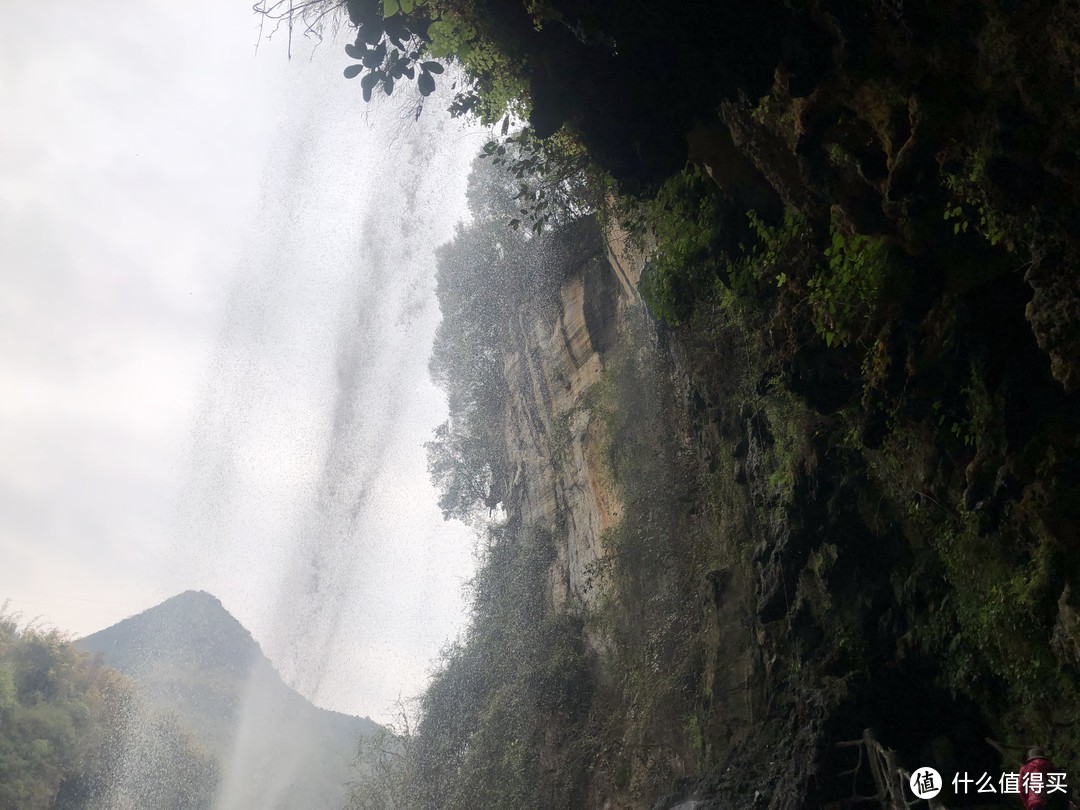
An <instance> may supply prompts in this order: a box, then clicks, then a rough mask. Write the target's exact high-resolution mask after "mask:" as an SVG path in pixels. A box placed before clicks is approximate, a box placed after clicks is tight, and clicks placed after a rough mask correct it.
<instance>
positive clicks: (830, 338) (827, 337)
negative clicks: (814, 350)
mask: <svg viewBox="0 0 1080 810" xmlns="http://www.w3.org/2000/svg"><path fill="white" fill-rule="evenodd" d="M835 338H836V333H835V332H826V333H825V345H826V346H828V347H829V348H832V344H833V340H834V339H835Z"/></svg>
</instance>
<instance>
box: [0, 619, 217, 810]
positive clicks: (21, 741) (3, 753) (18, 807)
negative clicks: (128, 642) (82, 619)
mask: <svg viewBox="0 0 1080 810" xmlns="http://www.w3.org/2000/svg"><path fill="white" fill-rule="evenodd" d="M136 724H138V725H141V726H142V727H143V728H144V729H145V731H146V734H147V737H148V738H149V739H151V740H153V744H152V745H150V746H147V747H146V748H144V749H142V750H139V751H138V752H135V751H133V750H131V749H130V747H129V744H128V743H129V740H128V736H127V735H128V732H129V729H130V728H131V727H132V726H133V725H136ZM132 771H135V772H139V773H142V774H144V775H145V774H148V773H149V774H153V775H154V779H153V780H151V781H143V782H142V783H133V782H128V783H127V784H126V788H127V792H125V780H124V779H123V778H122V777H123V775H124V773H125V772H132ZM218 779H219V771H218V765H217V763H216V761H215V760H214V759H213V757H212V756H210V755H209V754H208V753H207V752H206V750H205V749H204V748H203V747H202V746H201V745H200V744H199V743H198V742H196V740H195V739H194V738H193V737H192V735H191V733H190V732H189V731H187V729H185V728H184V726H183V725H182V724H181V723H180V722H179V721H178V720H177V718H176V717H175V716H174V715H171V714H169V713H164V712H160V711H155V710H153V709H151V708H150V707H149V706H148V705H147V704H146V703H145V702H144V701H143V699H142V697H141V696H140V694H139V690H138V687H137V686H136V685H135V684H133V683H132V682H131V681H129V680H128V679H127V678H125V677H124V676H122V675H120V674H119V673H117V672H116V671H115V670H112V669H109V668H107V667H105V666H103V665H102V664H101V663H100V661H98V660H97V659H96V658H95V657H94V656H92V655H90V654H87V653H85V652H81V651H80V650H78V649H77V648H76V647H75V646H74V645H73V644H72V643H71V642H70V641H69V640H68V639H67V638H65V637H64V636H63V635H61V634H60V633H58V632H57V631H54V630H46V629H42V628H39V627H36V626H34V625H25V624H22V623H20V622H19V620H18V618H17V617H15V616H12V615H10V614H3V615H2V616H0V807H3V808H5V810H34V809H35V808H106V807H118V806H138V807H146V808H181V807H182V808H191V809H192V810H194V809H195V808H211V807H213V806H214V795H215V792H216V789H217V785H218Z"/></svg>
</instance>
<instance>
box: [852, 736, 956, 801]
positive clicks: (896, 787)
mask: <svg viewBox="0 0 1080 810" xmlns="http://www.w3.org/2000/svg"><path fill="white" fill-rule="evenodd" d="M836 746H837V748H854V749H856V750H857V751H858V754H859V759H858V761H857V762H856V763H855V767H854V768H852V769H850V770H847V771H844V772H842V773H840V774H839V776H841V777H844V776H850V777H851V798H850V799H848V803H850V804H864V803H865V804H869V803H877V805H878V806H879V807H883V808H886V810H907V808H909V807H915V806H917V805H926V806H927V807H929V808H930V810H944V808H945V805H944V804H942V803H941V802H940V801H938V800H937V799H936V798H933V799H920V798H918V797H916V796H915V795H914V794H913V793H912V792H911V788H910V784H911V771H909V770H907V768H904V767H903V766H902V765H900V764H899V763H898V762H897V761H896V752H895V751H893V750H892V749H891V748H886V747H885V746H884V745H882V744H881V743H880V742H878V740H877V739H876V738H875V737H874V732H873V730H872V729H866V730H865V731H863V735H862V739H861V740H847V741H846V742H840V743H837V744H836ZM864 765H865V766H866V767H867V768H868V769H869V771H870V776H871V777H872V778H873V780H874V786H875V788H876V790H877V792H876V793H875V794H874V795H873V796H865V795H860V794H859V775H860V774H861V773H862V768H863V766H864ZM909 797H910V798H909Z"/></svg>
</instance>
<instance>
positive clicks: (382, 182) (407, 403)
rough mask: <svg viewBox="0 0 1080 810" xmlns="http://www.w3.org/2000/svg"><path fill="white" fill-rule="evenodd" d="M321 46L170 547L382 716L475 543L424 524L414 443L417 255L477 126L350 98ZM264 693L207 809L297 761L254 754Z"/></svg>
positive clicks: (430, 318) (303, 665)
mask: <svg viewBox="0 0 1080 810" xmlns="http://www.w3.org/2000/svg"><path fill="white" fill-rule="evenodd" d="M324 47H326V46H324ZM327 50H333V49H330V48H328V47H327ZM334 53H335V54H336V50H334ZM319 61H320V62H322V63H324V64H325V65H326V66H325V69H324V75H323V76H322V77H321V81H322V82H323V83H324V84H325V85H329V86H332V90H331V91H321V93H320V92H316V93H314V95H306V96H304V97H302V98H300V99H298V100H297V103H296V106H295V108H294V109H293V110H292V111H291V115H290V118H291V120H292V125H293V126H292V129H290V130H289V131H287V132H285V133H283V135H282V138H281V142H280V144H279V146H278V150H277V155H276V157H275V159H274V161H273V162H272V165H271V166H270V167H269V169H268V177H267V181H266V182H265V187H264V190H263V204H262V210H261V214H260V218H259V221H258V223H257V227H256V228H255V229H254V231H253V233H252V235H251V237H250V238H249V240H248V241H249V245H248V249H247V251H246V253H245V255H244V256H243V258H242V259H241V261H240V267H239V269H238V272H237V277H236V280H235V282H234V283H233V284H232V289H231V294H230V303H229V307H228V311H227V314H226V316H225V320H224V323H223V326H222V329H221V333H220V337H219V341H218V346H217V350H216V355H215V359H214V361H213V364H212V368H211V371H210V373H209V376H208V379H207V384H206V392H205V396H204V405H203V407H202V410H201V413H200V416H199V418H198V420H197V424H196V426H195V430H194V447H193V451H192V455H191V464H190V475H189V486H188V488H187V491H186V493H185V496H184V498H183V502H182V504H181V507H180V508H181V521H180V525H181V527H182V531H181V534H182V537H179V538H178V540H177V546H178V548H177V556H178V557H179V558H183V559H185V560H187V561H188V562H187V564H186V567H185V571H184V576H186V577H188V578H189V579H193V580H194V579H197V580H199V581H200V582H201V583H203V584H201V585H200V587H205V588H206V589H207V590H210V591H212V592H213V593H215V594H217V595H219V596H220V597H221V598H222V599H223V601H224V602H225V603H226V605H227V606H229V605H230V603H231V604H233V605H240V606H242V608H241V609H240V610H237V613H238V615H239V616H241V617H242V618H243V620H244V623H245V624H246V625H247V626H248V627H249V628H250V629H251V630H252V632H253V634H254V636H255V638H256V639H258V640H259V641H260V642H261V643H262V645H263V649H264V651H265V652H266V653H267V654H268V656H269V657H270V659H271V660H272V662H273V663H274V665H275V666H276V667H277V668H278V670H279V671H280V672H281V674H282V676H283V678H284V679H285V680H286V682H288V683H289V684H290V685H292V686H293V687H294V688H295V689H296V690H297V691H298V692H300V693H301V694H302V695H304V696H305V697H307V698H309V699H311V700H312V701H314V702H316V703H318V704H320V705H323V706H326V707H328V708H334V709H340V710H344V711H349V712H353V713H363V714H370V715H372V716H376V717H380V716H382V717H385V716H387V715H388V714H389V711H390V708H391V707H390V705H389V704H390V702H391V701H392V699H393V698H394V697H396V696H398V695H402V696H404V697H408V696H410V695H412V694H415V693H416V692H417V691H418V689H419V687H420V686H421V685H422V682H423V679H424V677H425V672H424V665H425V664H426V663H427V660H430V658H431V657H432V656H433V655H434V653H435V652H436V651H437V649H438V647H439V646H440V645H441V644H442V643H444V642H445V641H446V639H447V637H448V636H449V635H450V634H451V632H452V630H453V628H454V627H455V626H456V623H458V622H460V621H461V618H462V606H461V602H460V594H459V593H457V592H456V589H457V586H458V584H459V583H460V581H461V580H462V579H463V578H464V577H465V576H467V573H468V570H469V566H470V564H471V554H470V550H471V547H470V544H469V542H468V540H467V535H466V532H465V531H464V529H463V528H462V527H453V526H445V525H444V524H442V523H441V520H440V516H439V514H438V511H437V509H436V507H435V503H434V500H435V496H434V493H433V491H432V489H431V485H430V483H429V482H428V480H427V478H426V474H425V468H424V458H423V449H422V443H423V442H424V441H425V440H426V439H427V438H428V437H429V435H430V430H431V428H432V427H433V426H434V425H435V424H436V423H437V422H438V421H440V419H441V416H442V413H441V411H442V409H443V408H444V404H443V402H442V399H441V396H440V394H439V393H438V392H437V391H436V390H435V389H434V387H433V386H432V384H431V382H430V380H429V379H428V375H427V360H428V356H429V354H430V348H431V342H432V339H433V335H434V329H435V326H436V324H437V321H438V312H437V304H436V302H435V296H434V284H435V281H434V274H435V259H434V250H435V248H436V247H437V245H439V244H440V243H442V242H445V241H447V240H448V239H449V238H450V237H451V236H452V234H453V228H454V225H455V223H456V222H458V221H460V220H461V219H462V218H463V217H464V216H465V215H466V214H465V209H464V197H465V195H464V190H465V178H466V176H467V174H468V170H469V166H470V164H471V161H472V159H473V158H474V156H475V155H476V153H477V151H478V146H479V144H481V143H482V141H483V138H484V137H485V133H484V132H483V131H479V130H477V129H475V128H474V129H466V128H464V127H463V126H462V125H461V124H460V123H458V122H455V121H452V120H451V119H450V118H449V117H448V115H447V114H446V113H445V110H446V107H447V105H448V97H447V95H446V93H445V92H444V93H442V94H441V96H440V95H436V96H434V97H432V98H429V99H428V100H427V103H426V109H425V110H424V112H423V114H422V115H419V116H418V117H417V116H416V115H415V111H416V104H417V102H418V100H419V99H418V98H417V99H412V100H409V99H406V100H405V101H404V102H402V101H398V100H396V99H395V100H394V101H395V102H397V103H395V104H391V103H389V102H385V103H383V104H382V105H381V106H377V107H376V108H375V109H374V110H372V111H365V110H363V108H362V107H361V103H360V101H359V99H358V96H359V89H358V87H356V86H350V85H348V83H346V82H344V81H343V80H340V79H339V76H340V73H339V72H338V71H339V69H340V66H339V65H338V64H337V62H338V61H339V60H336V59H333V58H327V57H325V56H323V57H320V59H319ZM343 107H344V110H343ZM448 583H450V584H451V585H452V586H453V587H452V588H450V589H448V587H447V584H448ZM234 609H235V608H234ZM425 656H426V658H427V660H425ZM261 694H262V693H261V692H260V689H259V688H258V687H257V685H253V686H251V687H250V688H249V690H248V695H247V698H246V700H245V705H244V709H243V711H242V712H241V718H240V722H239V727H238V729H237V734H236V738H235V743H234V746H233V753H232V756H231V758H230V761H229V762H227V763H224V765H223V777H222V785H221V789H220V792H219V802H218V805H219V807H223V808H234V807H274V806H276V799H278V798H279V797H280V796H281V795H282V793H283V792H284V790H285V789H286V787H287V786H288V784H289V782H290V779H291V777H292V776H293V773H292V771H293V769H295V768H299V767H302V757H301V756H300V755H299V753H300V752H298V756H297V757H294V758H292V759H291V760H290V761H284V762H283V761H275V762H274V763H266V762H262V761H260V760H259V756H261V754H260V747H259V742H260V740H259V737H260V733H261V732H260V728H261V725H260V724H261V723H263V722H265V720H264V719H260V718H261V717H262V715H261V712H262V707H261V705H260V700H261V697H260V696H261ZM298 742H302V741H298ZM256 774H259V775H261V778H253V777H254V775H256Z"/></svg>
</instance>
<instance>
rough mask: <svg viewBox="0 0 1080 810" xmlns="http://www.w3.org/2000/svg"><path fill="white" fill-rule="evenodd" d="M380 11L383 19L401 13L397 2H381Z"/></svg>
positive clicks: (384, 0)
mask: <svg viewBox="0 0 1080 810" xmlns="http://www.w3.org/2000/svg"><path fill="white" fill-rule="evenodd" d="M382 10H383V16H384V17H393V16H394V15H395V14H397V13H398V12H399V11H401V5H400V4H399V3H398V0H383V4H382Z"/></svg>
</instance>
